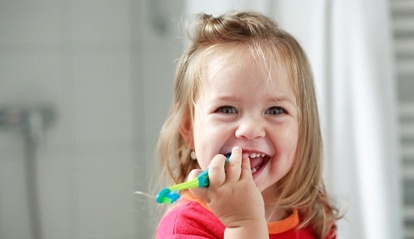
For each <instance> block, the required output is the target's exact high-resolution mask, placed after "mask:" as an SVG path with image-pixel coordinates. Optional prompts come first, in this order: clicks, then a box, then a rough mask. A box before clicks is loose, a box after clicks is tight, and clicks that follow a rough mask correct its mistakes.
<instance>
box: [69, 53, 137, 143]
mask: <svg viewBox="0 0 414 239" xmlns="http://www.w3.org/2000/svg"><path fill="white" fill-rule="evenodd" d="M74 72H75V75H74V80H75V86H74V101H75V111H76V112H75V117H76V118H75V122H76V128H75V130H76V141H77V143H78V144H90V143H95V142H108V141H110V142H112V141H114V140H115V141H124V140H131V138H132V130H131V129H132V121H131V120H132V119H131V117H132V113H131V111H132V110H133V109H132V99H131V94H132V93H133V92H131V89H130V82H131V79H130V74H129V58H128V55H122V54H120V55H105V56H99V55H78V56H76V59H75V70H74Z"/></svg>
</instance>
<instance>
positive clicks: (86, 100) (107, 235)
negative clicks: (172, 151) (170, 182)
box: [0, 0, 414, 239]
mask: <svg viewBox="0 0 414 239" xmlns="http://www.w3.org/2000/svg"><path fill="white" fill-rule="evenodd" d="M361 2H362V1H361ZM361 2H360V1H358V0H349V1H345V0H343V1H329V0H315V1H312V4H311V3H309V2H308V1H306V0H294V1H284V0H260V1H254V2H253V1H247V0H245V1H241V0H238V1H236V0H233V1H230V0H228V1H224V2H223V1H218V0H214V1H208V2H207V1H204V2H201V1H190V0H188V1H184V0H182V1H169V0H39V1H34V0H19V1H15V0H0V238H1V239H3V238H4V239H26V238H27V239H54V238H59V239H65V238H67V239H73V238H79V239H89V238H94V239H95V238H96V239H98V238H99V239H127V238H128V239H129V238H139V239H144V238H151V237H152V236H153V232H154V229H155V227H156V224H157V215H158V207H157V205H154V204H155V203H153V201H152V199H151V198H148V197H146V196H142V195H136V194H134V192H135V191H143V192H152V189H151V188H150V186H149V183H150V181H151V179H152V178H153V177H154V176H155V177H156V176H157V174H159V170H158V169H157V168H155V167H154V161H155V160H156V159H155V158H154V157H153V153H154V147H155V144H156V139H157V135H158V131H159V129H160V127H161V124H162V122H163V120H164V117H165V116H166V114H167V112H168V108H169V106H170V100H171V97H172V84H173V75H174V71H175V66H176V63H177V59H178V58H179V57H180V54H181V53H182V51H183V49H184V48H185V46H186V38H185V37H186V35H185V32H183V30H182V28H181V26H182V22H183V21H184V20H185V19H187V17H188V16H192V15H193V14H195V13H198V12H206V13H210V14H214V15H217V14H221V13H225V12H227V11H229V10H257V11H260V12H262V13H264V14H266V15H268V16H270V17H272V18H274V19H275V20H276V21H277V22H278V23H279V24H280V25H281V26H282V27H283V28H285V29H286V30H288V31H289V32H291V33H292V34H293V35H294V36H295V37H296V38H297V39H298V41H299V42H300V44H302V46H303V47H304V48H305V51H306V52H307V53H308V56H309V59H310V62H311V65H312V68H313V70H314V73H315V81H316V87H317V92H318V100H319V103H320V110H321V119H322V127H323V133H324V139H325V151H326V158H325V178H326V181H327V186H328V189H329V190H330V191H331V192H332V194H333V195H334V196H335V197H336V198H337V200H338V202H339V204H340V206H341V209H342V210H343V211H344V212H346V214H345V219H344V220H342V221H341V222H340V223H339V225H338V226H339V236H338V238H361V239H365V238H369V239H370V238H372V239H374V238H375V239H378V238H390V239H391V238H407V239H408V238H414V90H413V89H414V1H410V0H366V1H363V2H362V3H361Z"/></svg>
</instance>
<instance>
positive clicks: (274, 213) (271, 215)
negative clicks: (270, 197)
mask: <svg viewBox="0 0 414 239" xmlns="http://www.w3.org/2000/svg"><path fill="white" fill-rule="evenodd" d="M265 216H266V220H267V222H276V221H280V220H283V219H285V218H287V217H288V216H289V211H288V210H286V209H283V208H280V207H278V206H277V205H269V206H267V205H266V206H265Z"/></svg>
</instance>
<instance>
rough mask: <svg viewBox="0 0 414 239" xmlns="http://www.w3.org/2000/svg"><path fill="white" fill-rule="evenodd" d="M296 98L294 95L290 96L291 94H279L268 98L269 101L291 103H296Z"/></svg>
mask: <svg viewBox="0 0 414 239" xmlns="http://www.w3.org/2000/svg"><path fill="white" fill-rule="evenodd" d="M294 99H295V98H293V97H289V96H285V95H278V96H274V97H270V98H269V99H268V102H287V103H289V104H292V105H296V103H295V100H294Z"/></svg>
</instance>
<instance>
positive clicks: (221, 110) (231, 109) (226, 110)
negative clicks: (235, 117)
mask: <svg viewBox="0 0 414 239" xmlns="http://www.w3.org/2000/svg"><path fill="white" fill-rule="evenodd" d="M217 112H219V113H222V114H237V109H236V108H234V107H233V106H222V107H219V108H218V109H217Z"/></svg>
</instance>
